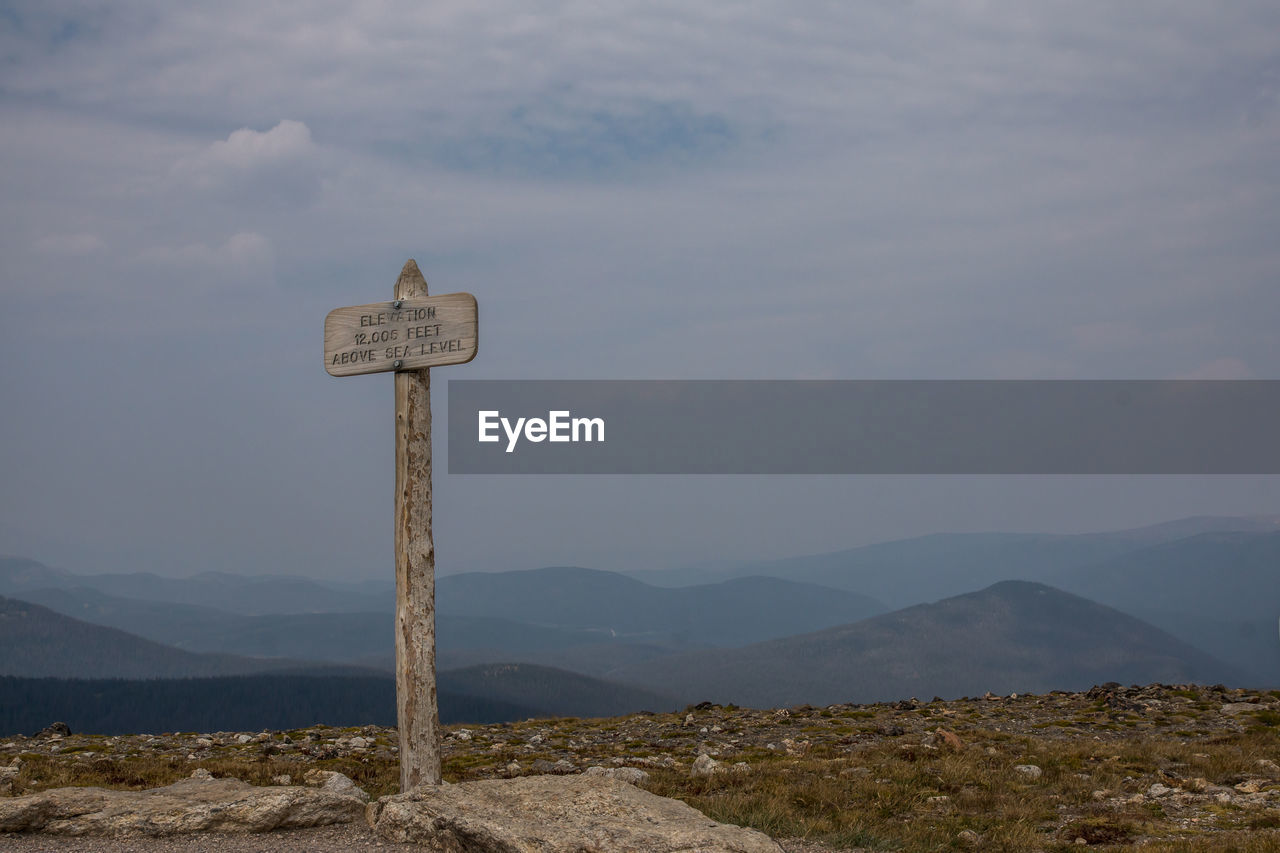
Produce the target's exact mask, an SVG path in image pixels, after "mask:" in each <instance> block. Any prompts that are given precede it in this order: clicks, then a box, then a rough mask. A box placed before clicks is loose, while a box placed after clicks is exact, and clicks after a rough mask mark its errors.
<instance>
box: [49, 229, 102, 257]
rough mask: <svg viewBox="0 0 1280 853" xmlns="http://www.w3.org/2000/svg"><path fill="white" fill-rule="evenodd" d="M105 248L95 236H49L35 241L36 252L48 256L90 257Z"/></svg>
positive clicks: (100, 239)
mask: <svg viewBox="0 0 1280 853" xmlns="http://www.w3.org/2000/svg"><path fill="white" fill-rule="evenodd" d="M106 247H107V244H106V242H105V241H104V240H103V239H102V238H101V237H99V236H98V235H97V234H49V235H47V236H45V237H41V238H40V239H39V240H37V241H36V245H35V248H36V251H37V252H42V253H44V254H49V255H71V256H79V255H91V254H93V253H94V252H100V251H102V250H103V249H105V248H106Z"/></svg>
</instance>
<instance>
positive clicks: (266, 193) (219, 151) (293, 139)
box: [173, 119, 320, 204]
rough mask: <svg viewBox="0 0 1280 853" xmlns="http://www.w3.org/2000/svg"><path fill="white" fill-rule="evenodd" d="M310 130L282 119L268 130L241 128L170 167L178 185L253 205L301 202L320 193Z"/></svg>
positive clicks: (315, 149) (316, 151)
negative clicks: (222, 195) (250, 202)
mask: <svg viewBox="0 0 1280 853" xmlns="http://www.w3.org/2000/svg"><path fill="white" fill-rule="evenodd" d="M318 156H319V149H318V147H317V146H316V145H315V143H314V142H313V141H312V139H311V130H310V129H309V128H308V127H307V126H306V125H305V124H303V123H302V122H300V121H293V120H291V119H285V120H283V121H281V122H280V123H279V124H277V125H276V126H275V127H273V128H271V129H270V130H267V131H256V130H252V129H250V128H247V127H246V128H241V129H240V130H237V131H235V132H233V133H232V134H231V135H230V136H228V137H227V138H226V139H224V140H218V141H217V142H214V143H213V144H211V145H209V146H208V147H207V148H205V149H204V150H203V151H201V152H200V153H198V154H196V155H194V156H191V157H186V158H183V159H182V160H179V161H178V163H177V164H176V165H175V166H174V168H173V174H174V176H175V178H176V179H177V180H178V181H179V183H181V184H184V185H187V186H190V187H192V188H194V189H197V190H200V191H204V192H212V193H220V194H224V195H227V196H230V197H233V198H236V199H240V200H245V201H252V202H255V203H262V202H275V203H283V204H298V203H305V202H308V201H310V200H311V199H313V198H314V197H315V195H316V193H317V192H318V191H319V189H320V164H319V163H318Z"/></svg>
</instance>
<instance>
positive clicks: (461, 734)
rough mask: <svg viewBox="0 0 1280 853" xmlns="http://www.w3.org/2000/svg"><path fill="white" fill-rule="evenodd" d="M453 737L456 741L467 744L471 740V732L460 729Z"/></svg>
mask: <svg viewBox="0 0 1280 853" xmlns="http://www.w3.org/2000/svg"><path fill="white" fill-rule="evenodd" d="M453 737H454V739H455V740H460V741H463V742H464V743H465V742H466V741H469V740H471V731H470V730H469V729H458V730H457V731H456V732H454V733H453Z"/></svg>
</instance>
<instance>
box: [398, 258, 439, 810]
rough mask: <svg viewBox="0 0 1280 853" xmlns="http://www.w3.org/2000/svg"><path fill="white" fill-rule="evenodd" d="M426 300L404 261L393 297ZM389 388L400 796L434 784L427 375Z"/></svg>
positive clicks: (418, 277) (402, 377)
mask: <svg viewBox="0 0 1280 853" xmlns="http://www.w3.org/2000/svg"><path fill="white" fill-rule="evenodd" d="M426 295H427V281H426V279H424V278H423V277H422V272H421V271H420V270H419V269H418V264H417V263H416V262H415V261H414V260H413V259H412V258H410V259H409V261H408V262H407V263H405V265H404V269H402V270H401V271H400V278H399V280H398V281H397V282H396V290H395V298H396V299H397V300H399V299H413V298H416V297H422V296H426ZM395 383H396V535H395V540H396V542H395V547H396V721H397V725H398V726H399V731H400V790H401V791H408V790H409V789H410V788H413V787H415V786H418V785H438V784H440V713H439V710H438V706H437V704H436V605H435V594H436V554H435V544H434V542H433V541H432V538H431V372H430V369H429V368H425V367H424V368H422V369H420V370H403V371H399V372H397V373H396V374H395Z"/></svg>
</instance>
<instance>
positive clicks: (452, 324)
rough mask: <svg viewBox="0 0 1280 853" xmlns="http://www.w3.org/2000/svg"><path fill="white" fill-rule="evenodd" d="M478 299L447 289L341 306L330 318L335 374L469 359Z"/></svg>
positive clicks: (327, 350) (328, 362)
mask: <svg viewBox="0 0 1280 853" xmlns="http://www.w3.org/2000/svg"><path fill="white" fill-rule="evenodd" d="M476 329H477V321H476V298H475V297H474V296H472V295H471V294H470V293H447V294H444V295H443V296H424V297H421V298H417V299H405V300H402V301H401V302H400V304H399V305H397V304H396V303H395V302H375V303H373V304H372V305H353V306H351V307H349V308H336V309H334V310H333V311H330V312H329V316H327V317H325V320H324V369H325V370H327V371H328V372H329V374H330V375H331V376H354V375H356V374H360V373H379V372H382V371H385V370H417V369H419V368H423V367H437V366H439V365H442V364H463V363H465V362H468V361H470V360H471V359H473V358H475V355H476Z"/></svg>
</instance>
